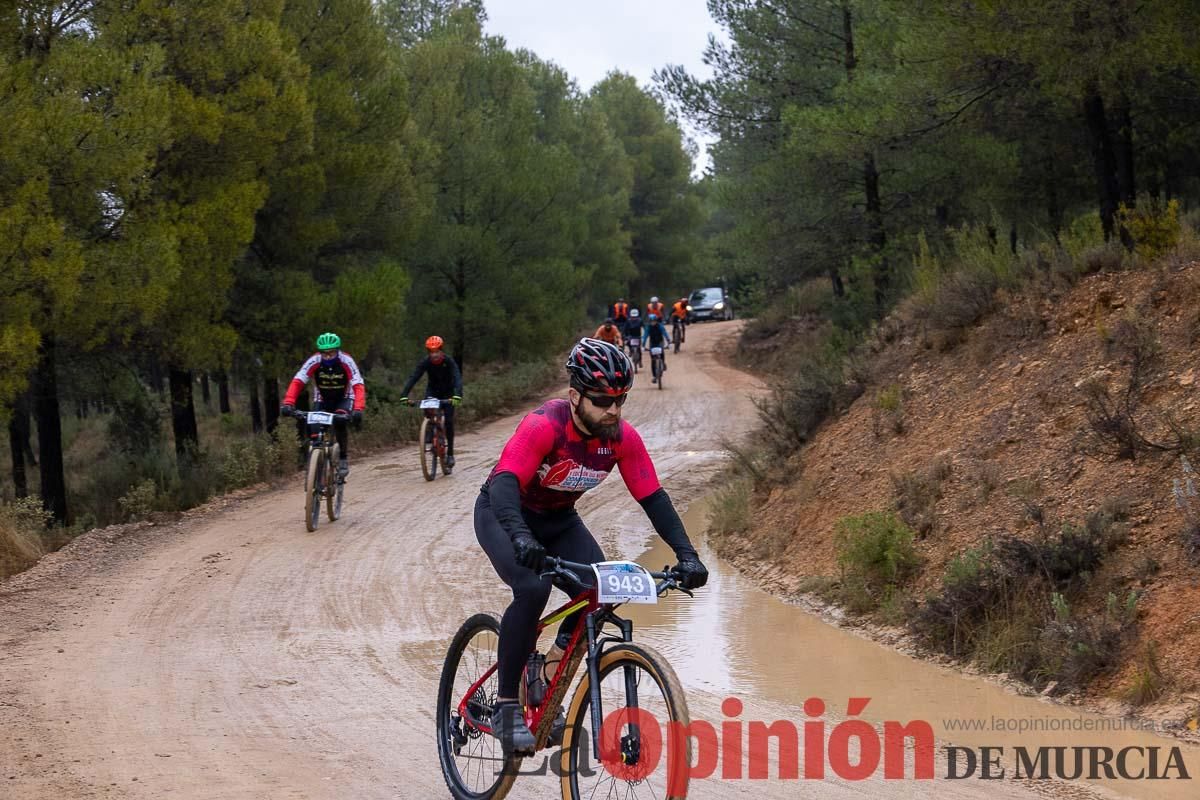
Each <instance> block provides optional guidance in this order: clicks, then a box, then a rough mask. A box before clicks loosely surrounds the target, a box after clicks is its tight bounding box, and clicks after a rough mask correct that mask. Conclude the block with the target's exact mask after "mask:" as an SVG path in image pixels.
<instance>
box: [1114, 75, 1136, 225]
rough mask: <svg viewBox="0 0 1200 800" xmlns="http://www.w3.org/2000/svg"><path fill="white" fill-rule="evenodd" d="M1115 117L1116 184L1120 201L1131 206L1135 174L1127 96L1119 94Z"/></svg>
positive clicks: (1132, 203) (1132, 205)
mask: <svg viewBox="0 0 1200 800" xmlns="http://www.w3.org/2000/svg"><path fill="white" fill-rule="evenodd" d="M1116 117H1117V140H1116V147H1117V184H1118V186H1119V187H1120V193H1121V202H1122V203H1124V204H1125V205H1127V206H1129V207H1130V208H1133V207H1134V205H1136V204H1137V179H1136V178H1137V176H1136V173H1135V172H1134V168H1133V167H1134V164H1133V117H1132V115H1131V114H1130V113H1129V98H1127V97H1125V96H1124V95H1121V100H1120V104H1119V105H1118V106H1117V109H1116Z"/></svg>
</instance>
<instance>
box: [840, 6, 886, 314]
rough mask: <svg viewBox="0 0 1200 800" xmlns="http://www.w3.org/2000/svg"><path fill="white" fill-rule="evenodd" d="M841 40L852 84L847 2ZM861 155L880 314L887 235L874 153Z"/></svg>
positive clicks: (855, 61) (850, 23) (851, 32)
mask: <svg viewBox="0 0 1200 800" xmlns="http://www.w3.org/2000/svg"><path fill="white" fill-rule="evenodd" d="M842 41H843V44H844V46H845V52H844V54H843V65H844V66H845V68H846V80H847V81H853V80H854V70H855V69H856V68H857V67H858V53H857V52H856V51H855V49H854V15H853V13H852V12H851V10H850V4H849V3H843V4H842ZM863 156H864V157H863V193H864V194H865V195H866V198H867V243H868V244H870V245H871V249H872V250H874V251H875V252H874V255H875V264H874V267H873V269H872V273H873V274H872V277H873V279H874V283H875V308H876V310H879V311H882V310H883V306H884V304H885V303H886V302H887V296H888V291H889V289H890V284H891V270H890V268H889V266H888V261H887V256H885V255H884V252H883V251H884V248H885V247H886V246H887V233H886V232H885V231H884V228H883V202H882V201H881V200H880V198H879V168H878V166H877V165H876V163H875V154H874V153H871V152H867V153H864V154H863Z"/></svg>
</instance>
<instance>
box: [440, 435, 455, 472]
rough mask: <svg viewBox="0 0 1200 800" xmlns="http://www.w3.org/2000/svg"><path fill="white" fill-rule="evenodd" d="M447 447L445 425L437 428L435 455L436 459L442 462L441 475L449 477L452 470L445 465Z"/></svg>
mask: <svg viewBox="0 0 1200 800" xmlns="http://www.w3.org/2000/svg"><path fill="white" fill-rule="evenodd" d="M449 446H450V445H449V444H447V440H446V427H445V425H439V426H438V427H437V453H438V458H440V459H441V460H442V474H443V475H449V474H450V473H451V472H452V471H453V469H454V468H453V467H451V466H449V465H448V464H447V463H446V452H447V450H448V449H449Z"/></svg>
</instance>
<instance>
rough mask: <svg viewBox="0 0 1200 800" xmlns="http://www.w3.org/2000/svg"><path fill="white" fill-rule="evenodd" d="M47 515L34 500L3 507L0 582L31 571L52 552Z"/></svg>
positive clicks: (1, 506) (21, 501)
mask: <svg viewBox="0 0 1200 800" xmlns="http://www.w3.org/2000/svg"><path fill="white" fill-rule="evenodd" d="M45 527H46V513H45V512H44V511H43V510H42V505H41V503H40V502H39V501H38V500H37V499H35V498H32V497H26V498H23V499H21V500H16V501H14V502H12V503H7V504H4V505H0V579H3V578H7V577H8V576H9V575H14V574H16V573H18V572H20V571H21V570H24V569H28V568H29V567H31V566H32V565H33V564H35V563H37V560H38V559H39V558H41V557H42V556H44V555H45V554H46V553H47V552H49V546H48V542H47V540H46V538H45V536H44V534H43V531H44V530H45Z"/></svg>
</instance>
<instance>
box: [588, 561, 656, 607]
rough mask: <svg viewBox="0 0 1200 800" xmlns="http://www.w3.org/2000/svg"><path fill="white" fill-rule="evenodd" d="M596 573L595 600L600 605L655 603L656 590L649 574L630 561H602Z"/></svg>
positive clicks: (593, 568)
mask: <svg viewBox="0 0 1200 800" xmlns="http://www.w3.org/2000/svg"><path fill="white" fill-rule="evenodd" d="M592 571H593V572H595V573H596V592H597V595H598V597H597V600H599V602H601V603H657V602H658V588H657V586H656V585H655V583H654V578H652V577H651V576H650V572H649V571H648V570H647V569H646V568H645V567H643V566H641V565H640V564H635V563H633V562H632V561H602V562H600V563H599V564H593V565H592Z"/></svg>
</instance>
